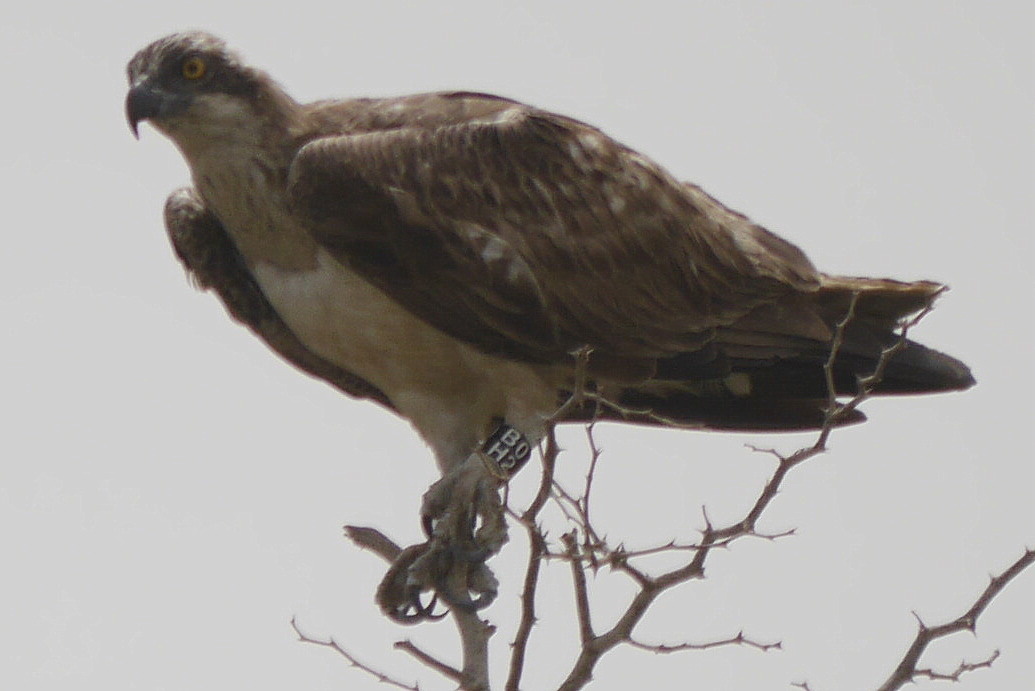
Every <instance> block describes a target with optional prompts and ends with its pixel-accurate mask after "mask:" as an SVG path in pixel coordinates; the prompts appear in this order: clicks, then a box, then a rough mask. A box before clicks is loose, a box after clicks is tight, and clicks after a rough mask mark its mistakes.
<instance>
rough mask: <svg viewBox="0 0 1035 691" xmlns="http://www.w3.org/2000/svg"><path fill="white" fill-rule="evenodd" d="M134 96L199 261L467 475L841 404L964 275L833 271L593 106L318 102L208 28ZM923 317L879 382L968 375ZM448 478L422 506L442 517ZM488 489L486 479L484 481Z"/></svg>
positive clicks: (131, 71)
mask: <svg viewBox="0 0 1035 691" xmlns="http://www.w3.org/2000/svg"><path fill="white" fill-rule="evenodd" d="M128 76H129V83H130V90H129V94H128V97H127V100H126V113H127V117H128V119H129V123H130V126H131V128H132V129H133V132H134V133H136V131H137V126H138V124H139V123H140V122H141V121H145V120H146V121H149V122H150V123H151V124H152V125H153V126H154V127H155V128H157V129H158V130H159V131H160V132H161V133H163V134H164V135H166V136H167V137H169V138H170V139H171V140H172V141H173V143H174V144H175V145H176V146H177V147H178V148H179V149H180V151H181V152H182V154H183V156H184V158H185V159H186V162H187V164H188V166H189V168H190V172H191V176H192V178H193V187H190V188H185V189H181V190H178V191H176V192H174V193H173V194H172V195H171V196H170V197H169V200H168V203H167V205H166V209H165V220H166V226H167V229H168V232H169V235H170V237H171V239H172V242H173V245H174V248H175V250H176V252H177V254H178V255H179V257H180V259H181V260H182V261H183V262H184V263H185V264H186V266H187V268H188V269H189V271H190V272H191V273H192V274H193V275H194V276H195V277H196V280H197V281H198V282H199V283H200V284H201V285H202V286H204V287H207V288H211V289H213V290H214V291H215V292H216V293H217V294H218V295H219V297H220V298H221V299H222V301H223V302H224V303H225V305H226V306H227V308H228V309H229V311H230V312H231V314H232V315H233V316H234V317H235V318H237V319H238V320H240V321H242V322H244V323H245V324H246V325H248V326H249V327H250V328H251V329H252V330H254V331H255V332H256V333H257V334H258V335H259V336H260V337H261V338H263V339H264V340H265V341H266V342H267V343H268V344H269V345H270V346H271V347H272V348H273V349H274V350H276V351H277V352H279V353H280V354H281V355H283V356H284V357H285V358H286V359H288V360H289V361H291V362H293V363H294V364H295V365H297V366H299V367H300V368H301V369H303V370H305V371H307V372H309V373H310V374H313V375H315V376H317V377H320V378H322V379H324V380H326V381H328V382H330V383H331V384H332V385H335V386H337V387H338V388H340V389H341V390H343V391H345V392H346V393H349V394H351V395H354V396H359V397H365V398H370V399H373V400H375V401H378V402H380V403H382V404H383V405H385V406H387V407H389V408H390V409H392V410H394V411H395V412H396V413H398V414H399V415H401V416H402V417H404V418H405V419H407V420H409V421H410V422H411V423H412V424H413V426H414V427H415V428H416V430H417V432H419V434H420V435H421V437H422V438H423V439H424V440H425V441H426V442H427V443H428V445H429V446H430V447H431V449H432V451H433V452H434V456H435V458H436V460H437V462H438V464H439V466H440V468H441V470H442V472H443V474H444V476H445V477H446V478H448V477H449V476H450V474H451V473H455V472H457V469H458V468H460V467H462V466H464V465H465V463H467V462H468V461H469V460H470V459H472V458H474V457H478V458H479V459H480V460H481V461H485V460H489V461H492V462H493V463H494V464H495V466H496V468H495V469H496V470H501V471H502V472H503V476H505V475H506V473H507V472H508V471H512V470H513V469H514V468H516V467H518V466H519V465H520V463H521V462H523V460H524V459H525V457H527V455H528V450H529V448H530V447H531V446H532V445H534V444H535V443H536V442H537V441H538V440H539V439H540V438H541V437H542V436H543V435H544V434H545V430H546V427H547V424H548V422H550V421H551V420H553V419H554V416H555V413H557V411H558V409H559V407H560V405H561V404H562V403H563V402H564V401H565V400H568V398H569V395H570V394H571V393H572V392H573V390H575V389H576V388H580V389H582V390H584V391H587V392H591V393H592V394H593V395H592V397H591V398H589V399H587V400H591V401H592V404H591V405H590V404H587V403H583V404H581V405H575V406H568V407H567V408H565V409H564V410H563V411H562V412H563V419H562V421H563V420H565V419H566V420H579V419H587V418H589V417H595V418H598V419H599V418H603V419H616V420H631V421H635V422H648V423H649V422H664V421H676V422H679V423H683V424H688V425H692V426H698V427H701V428H705V429H729V430H761V429H774V430H780V429H783V430H796V429H810V428H815V427H817V426H820V425H822V424H823V422H824V418H825V411H826V409H827V408H828V394H829V390H828V378H827V376H826V374H825V372H824V364H825V363H826V361H827V358H828V356H829V354H830V349H831V342H832V339H833V336H834V333H835V331H836V330H837V324H838V323H839V322H840V321H841V320H842V319H843V318H844V317H845V316H846V314H847V313H848V312H849V311H851V313H852V319H851V321H850V323H848V325H847V326H846V327H844V328H843V329H842V331H841V333H842V336H843V342H842V343H841V344H840V347H839V349H838V351H837V358H836V360H835V361H834V366H833V370H832V381H833V385H834V387H835V389H836V393H837V394H839V395H845V394H852V393H855V392H856V389H857V382H858V380H859V378H860V377H863V376H865V375H867V374H869V373H870V372H871V371H872V370H873V368H874V365H875V363H876V361H877V359H878V357H879V356H880V353H881V350H882V348H884V347H886V346H888V345H889V344H891V343H893V342H894V340H895V338H896V337H895V336H894V334H893V331H894V329H895V327H896V325H898V324H899V323H900V322H901V321H902V320H903V319H904V318H906V317H908V316H909V315H911V314H913V313H915V312H917V311H919V310H921V309H924V308H926V307H927V306H929V305H930V303H931V302H932V301H933V299H934V298H935V297H936V296H937V295H938V294H939V293H940V291H941V290H942V289H943V286H941V285H939V284H937V283H933V282H928V281H919V282H912V283H902V282H897V281H892V280H887V279H869V278H851V277H842V276H833V275H828V274H824V273H821V272H819V271H817V270H816V269H815V268H814V267H813V265H812V264H811V263H810V262H809V260H808V259H807V258H806V256H805V255H804V254H803V253H802V252H801V251H800V250H799V249H798V248H797V247H795V246H794V245H792V244H791V243H789V242H787V241H785V240H783V239H781V238H779V237H777V236H776V235H774V234H772V233H770V232H769V231H767V230H766V229H764V228H762V227H760V226H758V225H757V224H755V223H752V222H751V221H750V220H749V219H748V218H746V217H745V216H743V215H741V214H739V213H736V212H734V211H732V210H730V209H728V208H726V207H725V206H723V205H722V204H720V203H719V202H718V201H716V200H715V199H713V198H712V197H710V196H709V195H708V194H706V193H705V192H704V191H703V190H701V188H699V187H697V186H695V185H692V184H687V183H684V182H681V181H679V180H678V179H677V178H675V177H673V176H672V175H671V174H670V173H669V172H667V171H666V170H665V169H664V168H662V167H661V166H660V165H658V164H657V163H655V162H653V161H651V160H650V159H648V158H647V157H645V156H643V155H641V154H639V153H637V152H635V151H633V150H632V149H629V148H627V147H626V146H623V145H622V144H620V143H618V142H616V141H614V140H613V139H611V138H610V137H608V136H607V135H606V134H604V133H602V132H601V131H600V130H598V129H596V128H594V127H592V126H590V125H588V124H585V123H583V122H580V121H578V120H575V119H572V118H569V117H565V116H562V115H558V114H555V113H551V112H548V111H545V110H540V109H538V108H535V107H532V106H529V105H525V104H523V103H519V102H517V101H513V100H510V99H507V98H501V97H499V96H493V95H488V94H481V93H469V92H449V93H428V94H420V95H414V96H404V97H398V98H377V99H370V98H360V99H349V100H328V101H319V102H315V103H309V104H302V103H298V102H297V101H295V100H294V99H293V98H292V97H291V96H289V95H288V93H287V92H286V91H285V90H284V89H283V88H281V87H280V86H279V85H278V84H277V83H276V82H275V81H274V80H273V79H271V78H270V77H269V76H268V75H267V74H266V73H265V72H263V71H261V70H259V69H256V68H255V67H252V66H249V65H248V64H246V63H245V62H243V61H242V59H241V58H240V57H239V56H238V55H237V54H236V53H234V52H232V51H231V50H229V49H228V48H227V46H226V44H225V43H224V42H223V41H222V40H220V39H218V38H216V37H214V36H212V35H210V34H207V33H203V32H187V33H178V34H174V35H171V36H167V37H165V38H162V39H159V40H157V41H155V42H154V43H152V44H150V45H148V46H147V47H145V48H144V49H142V50H141V51H140V52H138V53H137V54H136V55H135V56H134V57H133V59H132V60H131V61H130V63H129V67H128ZM973 381H974V380H973V379H972V377H971V375H970V372H969V370H968V369H967V367H966V366H965V365H964V364H962V363H961V362H959V361H958V360H956V359H953V358H952V357H949V356H947V355H944V354H942V353H939V352H936V351H934V350H931V349H928V348H926V347H924V346H921V345H919V344H916V343H913V342H911V341H910V342H908V343H907V344H906V346H905V348H904V349H902V350H900V351H899V352H898V353H897V354H896V355H895V356H894V357H893V358H892V359H891V360H890V361H889V362H888V363H887V367H886V370H885V372H884V376H883V380H882V381H881V383H880V385H879V387H878V388H877V389H876V393H923V392H937V391H948V390H959V389H964V388H967V387H969V386H970V385H971V384H972V383H973ZM456 491H457V487H456V485H455V483H452V484H451V483H448V482H447V483H445V484H444V485H442V488H441V489H440V491H438V492H437V493H433V495H432V496H429V497H426V499H425V507H424V510H425V512H426V513H428V514H431V515H432V517H433V518H441V515H442V513H443V512H448V509H447V508H445V507H446V506H447V505H448V504H449V502H450V501H454V503H455V499H454V495H455V493H456ZM468 499H469V500H471V501H476V499H477V498H476V497H473V496H471V497H468Z"/></svg>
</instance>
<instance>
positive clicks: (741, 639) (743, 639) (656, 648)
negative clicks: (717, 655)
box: [628, 631, 783, 655]
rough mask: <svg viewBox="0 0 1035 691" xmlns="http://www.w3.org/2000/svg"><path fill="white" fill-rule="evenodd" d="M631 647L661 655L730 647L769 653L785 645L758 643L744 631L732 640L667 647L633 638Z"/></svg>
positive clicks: (779, 643) (777, 642) (630, 643)
mask: <svg viewBox="0 0 1035 691" xmlns="http://www.w3.org/2000/svg"><path fill="white" fill-rule="evenodd" d="M628 643H629V645H631V646H632V647H634V648H639V649H640V650H646V651H649V652H652V653H659V654H666V655H667V654H671V653H681V652H684V651H687V650H709V649H710V648H722V647H725V646H730V645H743V646H747V647H748V648H755V649H757V650H761V651H762V652H769V651H770V650H781V649H782V648H783V644H782V643H781V642H780V641H776V642H775V643H759V642H758V641H755V640H752V639H750V638H748V637H747V636H745V635H744V632H743V631H740V632H739V633H737V635H736V636H733V637H732V638H726V639H723V640H720V641H708V642H707V643H680V644H678V645H665V644H663V643H657V644H653V645H652V644H650V643H642V642H640V641H637V640H635V639H633V638H630V639H629V641H628Z"/></svg>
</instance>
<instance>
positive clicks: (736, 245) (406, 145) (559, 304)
mask: <svg viewBox="0 0 1035 691" xmlns="http://www.w3.org/2000/svg"><path fill="white" fill-rule="evenodd" d="M439 98H440V99H441V98H448V97H439ZM457 98H458V99H463V100H464V102H465V103H467V104H470V103H472V102H473V103H475V104H477V103H478V102H479V101H478V99H477V97H472V96H471V95H463V96H458V97H457ZM491 106H492V107H491V108H490V107H486V108H484V109H482V110H483V111H484V112H482V113H480V114H478V113H477V110H478V109H477V108H473V109H472V108H468V111H473V112H476V114H475V115H473V116H470V117H460V116H458V114H457V113H455V112H454V113H453V117H452V119H451V120H449V119H443V118H441V117H437V118H436V117H430V116H429V117H423V118H422V117H421V114H420V112H419V109H418V112H410V113H409V117H408V119H406V121H405V122H400V121H394V122H393V123H392V124H391V127H392V129H389V130H386V131H365V132H361V133H358V134H347V135H341V136H333V137H323V138H320V139H316V140H315V141H312V142H310V143H309V144H307V145H306V146H305V147H303V148H302V149H301V151H300V152H299V154H298V155H297V157H296V159H295V161H294V163H293V166H292V169H291V174H290V187H289V194H290V196H291V199H292V202H293V204H294V205H295V208H296V210H297V211H298V212H299V213H300V214H302V215H304V216H305V217H306V219H307V221H308V222H309V224H310V227H311V229H312V231H313V233H314V235H315V237H316V239H317V241H318V242H320V243H321V244H322V245H323V246H324V247H326V248H328V249H329V250H330V251H331V252H333V253H334V254H335V255H336V256H337V257H338V258H339V259H340V260H341V261H342V262H345V263H347V264H348V265H349V266H350V267H352V268H354V269H355V270H357V271H358V272H360V273H361V274H362V275H363V276H364V277H365V278H366V279H367V280H369V281H371V282H372V283H374V284H375V285H377V286H378V287H380V288H381V289H382V290H384V291H385V292H386V293H388V294H389V295H391V296H392V297H393V298H394V299H396V300H397V301H399V302H400V303H401V304H403V305H404V306H406V307H407V308H408V309H409V310H411V311H412V312H414V313H415V314H417V315H418V316H420V317H421V318H423V319H425V320H427V321H428V322H430V323H432V324H434V325H435V326H437V327H438V328H440V329H442V330H443V331H445V332H447V333H449V334H451V335H453V336H455V337H457V338H460V339H463V340H465V341H467V342H470V343H473V344H475V345H476V346H478V347H480V348H482V349H483V350H486V351H488V352H493V353H499V354H502V355H505V356H508V357H514V358H520V359H526V360H533V361H541V362H556V361H560V360H562V359H564V358H567V357H568V353H570V352H571V351H572V350H574V349H577V348H579V347H582V346H585V345H588V346H591V347H592V348H593V349H594V351H595V353H596V354H597V355H598V356H599V355H601V354H603V355H604V356H611V357H614V358H617V359H618V360H623V359H625V360H629V361H637V360H653V359H655V358H663V357H667V356H671V355H674V354H677V353H685V352H687V351H692V350H695V349H697V348H699V347H700V346H701V345H702V344H704V343H706V342H707V341H708V340H709V339H711V338H712V336H713V333H714V330H715V328H716V327H719V326H723V325H726V324H730V323H732V322H734V321H735V320H736V319H737V318H739V317H741V316H743V315H745V314H747V313H748V312H750V311H751V310H752V309H753V308H755V307H756V306H758V305H761V304H765V303H768V302H771V301H774V300H776V299H777V298H779V297H780V296H783V295H787V294H790V293H794V292H797V291H811V290H814V289H815V288H816V287H817V286H818V284H819V278H818V275H817V273H816V272H815V270H814V268H813V267H812V265H811V264H810V263H809V262H808V260H807V259H806V258H805V256H804V255H803V254H802V253H801V252H800V251H799V250H798V249H797V248H795V247H794V246H792V245H790V244H789V243H786V242H784V241H783V240H781V239H779V238H777V237H776V236H774V235H772V234H770V233H768V232H766V231H765V230H763V229H761V228H759V227H757V226H755V225H753V224H751V223H750V222H749V221H748V220H747V219H745V218H744V217H742V216H739V215H737V214H735V213H733V212H730V211H729V210H727V209H725V208H724V207H722V206H721V205H720V204H718V203H717V202H715V201H714V200H712V199H711V198H710V197H707V195H704V194H703V193H702V192H700V191H699V190H697V189H696V188H693V187H688V186H686V185H683V184H682V183H679V182H677V181H676V180H674V179H673V178H672V177H671V176H670V175H668V174H667V173H666V172H665V171H664V170H662V169H661V168H660V167H659V166H657V165H656V164H654V163H652V162H651V161H649V160H647V159H646V158H644V157H643V156H641V155H639V154H636V153H635V152H633V151H631V150H629V149H627V148H625V147H623V146H621V145H619V144H617V143H616V142H614V141H613V140H611V139H609V138H608V137H606V136H605V135H603V134H602V133H601V132H599V131H598V130H596V129H594V128H592V127H590V126H588V125H585V124H583V123H580V122H577V121H574V120H570V119H567V118H563V117H561V116H557V115H553V114H550V113H545V112H542V111H537V110H534V109H531V108H529V107H527V106H521V105H520V104H515V103H513V102H507V101H492V102H491ZM365 107H366V108H367V110H368V111H370V110H373V109H374V108H373V107H372V106H370V105H369V104H367V105H366V106H365ZM397 110H404V109H403V108H399V109H397ZM327 112H328V109H327V108H326V107H325V108H324V110H323V111H322V115H321V117H323V118H324V120H326V119H327ZM369 120H370V118H367V122H366V123H365V125H366V127H370V128H372V126H371V125H370V124H369ZM324 127H325V128H326V124H324Z"/></svg>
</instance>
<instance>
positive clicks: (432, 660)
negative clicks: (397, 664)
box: [392, 641, 464, 682]
mask: <svg viewBox="0 0 1035 691" xmlns="http://www.w3.org/2000/svg"><path fill="white" fill-rule="evenodd" d="M392 647H394V648H395V649H396V650H402V651H403V652H405V653H408V654H410V655H412V656H413V657H414V659H416V660H418V661H419V662H421V663H422V664H424V665H427V666H428V667H430V668H431V669H433V670H435V671H436V672H438V673H439V674H441V675H442V676H444V677H448V678H450V679H452V680H453V681H455V682H463V679H464V673H463V672H461V671H460V670H458V669H457V668H456V667H453V666H452V665H447V664H446V663H445V662H442V661H441V660H439V659H438V658H436V657H434V656H432V655H429V654H428V653H426V652H424V651H423V650H421V649H420V648H418V647H417V646H416V645H414V644H413V642H412V641H397V642H396V644H395V645H394V646H392Z"/></svg>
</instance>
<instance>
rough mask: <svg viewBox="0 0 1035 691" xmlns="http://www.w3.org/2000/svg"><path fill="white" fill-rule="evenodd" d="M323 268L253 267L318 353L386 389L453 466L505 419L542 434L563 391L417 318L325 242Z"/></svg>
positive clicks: (443, 460)
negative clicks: (494, 424) (545, 420)
mask: <svg viewBox="0 0 1035 691" xmlns="http://www.w3.org/2000/svg"><path fill="white" fill-rule="evenodd" d="M317 253H318V254H317V257H316V262H315V268H313V269H309V270H301V271H292V270H285V269H281V268H278V267H276V266H273V265H271V264H267V263H260V264H257V265H256V266H254V268H253V272H254V275H255V278H256V279H257V280H258V282H259V285H260V286H261V287H262V289H263V292H264V293H265V294H266V296H267V298H268V299H269V300H270V302H271V303H272V304H273V306H274V308H275V309H276V310H277V313H278V314H280V315H281V317H282V318H283V319H284V321H285V322H287V324H288V326H289V327H291V329H292V331H294V332H295V334H296V335H297V336H298V337H299V338H300V339H301V340H302V341H303V342H304V343H305V344H306V345H307V346H308V347H309V348H310V349H312V350H313V351H314V352H316V353H317V354H319V355H320V356H321V357H323V358H324V359H327V360H329V361H331V362H333V363H335V364H337V365H339V366H341V367H344V368H346V369H348V370H350V371H351V372H354V373H355V374H357V375H359V376H360V377H362V378H363V379H365V380H367V381H369V382H370V383H371V384H373V385H374V386H377V387H378V388H379V389H381V390H382V391H383V392H384V393H385V394H386V395H387V396H388V397H389V399H390V400H391V401H392V403H393V404H394V405H395V406H396V407H397V408H398V409H399V412H400V413H401V414H402V415H403V416H404V417H406V418H408V419H410V420H411V421H412V422H413V424H414V426H415V427H416V428H417V429H418V431H419V432H420V433H421V434H422V436H423V437H424V438H425V440H426V441H427V442H428V443H429V444H430V445H431V446H432V448H433V449H434V451H435V454H436V456H437V457H438V460H439V463H440V465H442V466H443V467H448V466H451V465H453V464H454V463H457V462H459V461H461V460H463V459H464V458H466V456H467V455H468V454H469V453H470V452H471V451H472V449H473V448H474V446H475V445H476V444H478V443H479V442H481V441H482V440H483V439H484V438H485V436H486V435H487V434H488V433H489V432H491V431H492V430H491V429H489V426H491V424H492V419H493V418H494V417H504V418H506V419H507V420H508V421H509V422H510V423H511V424H513V425H515V426H517V427H518V428H520V429H521V430H522V431H523V432H524V433H525V434H526V435H528V436H529V437H532V438H538V437H539V436H540V435H541V433H542V432H541V430H542V427H543V418H544V417H545V416H547V415H549V414H550V413H551V412H552V410H551V407H552V406H553V405H555V395H556V394H555V391H556V389H555V388H554V387H553V386H551V385H549V384H548V383H547V382H545V381H544V380H543V378H542V376H541V373H540V372H538V371H537V370H536V368H533V367H531V366H529V365H525V364H521V363H516V362H511V361H507V360H502V359H500V358H496V357H492V356H489V355H486V354H484V353H481V352H480V351H478V350H476V349H475V348H473V347H472V346H469V345H467V344H464V343H462V342H460V341H458V340H456V339H455V338H452V337H450V336H448V335H446V334H444V333H443V332H441V331H439V330H438V329H435V328H434V327H432V326H430V325H429V324H427V323H426V322H424V321H422V320H420V319H418V318H417V317H415V316H413V315H412V314H411V313H410V312H408V311H407V310H405V309H403V308H402V307H401V306H400V305H399V304H398V303H396V302H395V301H393V300H391V299H390V298H389V297H388V296H386V295H385V294H384V293H382V292H381V291H380V290H378V289H377V288H375V287H374V286H372V285H371V284H369V283H367V282H366V281H364V280H363V279H362V278H360V277H359V276H358V275H357V274H355V273H354V272H352V271H350V270H348V269H347V268H345V267H344V266H343V265H341V264H340V263H339V262H338V261H337V260H335V259H334V257H332V256H331V255H329V254H328V253H327V252H325V251H323V250H322V249H318V250H317Z"/></svg>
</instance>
